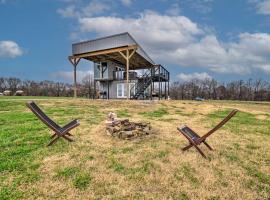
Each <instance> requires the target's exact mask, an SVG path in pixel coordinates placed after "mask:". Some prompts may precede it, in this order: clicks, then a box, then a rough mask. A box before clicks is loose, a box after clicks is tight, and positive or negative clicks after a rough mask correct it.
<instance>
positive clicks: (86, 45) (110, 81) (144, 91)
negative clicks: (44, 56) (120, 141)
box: [68, 33, 170, 99]
mask: <svg viewBox="0 0 270 200" xmlns="http://www.w3.org/2000/svg"><path fill="white" fill-rule="evenodd" d="M68 58H69V61H70V62H71V63H72V65H73V67H74V97H77V75H76V70H77V65H78V64H79V62H80V60H81V59H82V58H83V59H86V60H89V61H92V62H94V83H95V84H94V85H95V90H96V87H97V86H99V92H98V95H96V97H99V98H104V99H153V98H158V99H168V97H169V81H170V73H169V72H168V71H167V70H166V69H165V68H164V67H163V66H162V65H160V64H155V62H154V61H153V60H152V59H151V58H150V57H149V56H148V55H147V53H146V52H145V51H144V50H143V49H142V47H141V46H140V45H139V44H138V43H137V42H136V41H135V40H134V38H133V37H132V36H131V35H130V34H129V33H121V34H116V35H111V36H107V37H102V38H98V39H94V40H89V41H84V42H79V43H75V44H72V55H71V56H69V57H68Z"/></svg>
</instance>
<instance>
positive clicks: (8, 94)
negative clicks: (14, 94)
mask: <svg viewBox="0 0 270 200" xmlns="http://www.w3.org/2000/svg"><path fill="white" fill-rule="evenodd" d="M3 94H4V96H11V91H10V90H5V91H4V92H3Z"/></svg>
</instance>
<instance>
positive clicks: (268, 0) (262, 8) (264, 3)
mask: <svg viewBox="0 0 270 200" xmlns="http://www.w3.org/2000/svg"><path fill="white" fill-rule="evenodd" d="M251 2H252V3H256V9H257V13H258V14H262V15H270V0H256V1H254V0H253V1H251Z"/></svg>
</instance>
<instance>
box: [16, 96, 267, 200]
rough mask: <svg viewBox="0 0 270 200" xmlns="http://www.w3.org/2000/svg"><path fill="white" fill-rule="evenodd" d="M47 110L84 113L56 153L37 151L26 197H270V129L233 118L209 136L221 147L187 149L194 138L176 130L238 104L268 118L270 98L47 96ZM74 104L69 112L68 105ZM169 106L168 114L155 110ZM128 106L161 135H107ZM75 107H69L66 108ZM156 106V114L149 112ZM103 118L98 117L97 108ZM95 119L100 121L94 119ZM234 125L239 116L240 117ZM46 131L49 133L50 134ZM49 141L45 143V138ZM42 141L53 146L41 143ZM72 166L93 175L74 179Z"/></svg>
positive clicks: (204, 122) (197, 126)
mask: <svg viewBox="0 0 270 200" xmlns="http://www.w3.org/2000/svg"><path fill="white" fill-rule="evenodd" d="M38 103H39V104H40V105H41V106H42V107H43V108H44V109H45V110H50V108H53V107H55V108H56V110H55V112H54V111H53V112H52V113H51V114H53V113H57V110H58V109H59V107H61V108H63V109H64V111H63V114H61V115H56V114H55V115H54V119H56V120H60V121H66V120H68V119H72V118H76V117H79V119H80V120H81V126H80V127H78V128H77V129H75V130H74V131H73V132H72V133H73V134H74V135H75V139H76V142H74V143H71V144H66V143H65V142H60V143H56V145H55V146H53V147H52V148H51V149H50V150H49V151H51V152H52V154H51V155H49V154H48V155H47V154H46V155H45V156H38V158H37V159H38V160H40V163H41V165H40V167H39V168H38V173H39V174H40V175H41V178H40V179H39V180H38V181H35V182H33V183H31V184H24V185H21V186H20V188H19V189H20V190H21V191H25V194H24V195H23V198H27V199H56V198H57V199H58V198H59V199H245V200H248V199H250V200H253V199H269V198H270V192H269V190H270V178H269V174H270V167H269V166H270V145H269V144H270V133H269V134H268V135H267V134H261V133H260V132H258V131H256V128H255V129H254V131H251V130H245V126H246V125H247V124H242V125H241V124H239V125H237V127H238V128H239V130H240V131H238V132H236V131H233V128H234V127H232V126H231V125H230V123H229V124H228V125H226V127H225V128H222V129H221V130H220V131H218V132H217V133H215V134H214V135H212V136H211V137H210V138H209V143H210V144H211V145H212V146H213V148H214V149H215V150H214V151H212V152H210V151H209V150H208V149H206V148H205V147H204V146H202V150H203V151H204V152H205V153H206V155H207V156H208V159H203V158H202V157H201V156H200V155H199V154H198V153H197V152H196V151H195V150H194V149H191V150H189V151H187V152H185V153H183V152H182V151H181V150H180V148H181V147H183V146H185V145H186V143H187V141H186V140H185V138H184V137H182V136H181V135H180V134H179V133H178V132H177V130H176V127H177V126H179V125H181V124H189V125H191V126H192V127H193V129H194V130H196V131H198V133H200V134H201V135H202V134H203V133H205V132H206V131H207V130H208V129H209V127H211V126H212V125H213V123H215V122H217V121H218V120H217V119H216V118H215V119H212V118H211V117H210V116H209V114H211V113H215V112H218V111H224V110H227V109H232V108H237V109H239V110H240V111H243V112H246V113H249V114H254V115H256V116H255V118H256V119H257V120H269V119H270V116H269V115H268V113H269V111H270V106H269V104H252V103H242V102H217V101H216V102H193V101H160V102H144V101H92V100H48V101H46V100H42V101H39V102H38ZM70 107H72V108H74V110H73V111H72V112H68V110H69V108H70ZM161 108H163V109H164V110H166V112H167V113H165V114H161V116H159V115H160V113H158V114H157V115H158V116H154V117H153V116H152V115H151V113H152V112H153V111H157V110H159V109H161ZM120 111H121V113H123V112H126V114H127V115H128V116H130V117H129V118H130V119H132V120H134V121H140V120H145V121H149V122H151V124H152V126H153V127H154V130H155V131H154V132H155V134H153V135H151V136H149V137H146V138H143V139H139V140H134V141H123V140H119V139H115V138H111V137H109V136H107V135H106V134H105V131H104V123H103V120H105V118H106V113H108V112H116V113H117V112H120ZM65 113H68V114H65ZM149 113H150V114H149ZM95 114H96V115H97V116H98V117H97V118H98V119H93V117H94V115H95ZM236 117H237V116H236ZM93 122H94V124H93ZM234 124H235V123H234ZM46 132H48V131H44V134H47V133H46ZM44 145H45V144H44ZM40 148H47V147H45V146H41V147H40ZM67 168H71V169H75V170H76V171H79V172H77V173H82V174H85V173H86V174H88V175H89V176H88V177H89V180H90V181H89V183H88V184H87V185H86V187H84V188H83V189H81V188H76V187H75V186H74V179H75V178H74V177H76V176H77V175H76V174H75V175H69V174H68V175H63V174H62V175H61V173H60V172H61V171H63V170H65V169H67Z"/></svg>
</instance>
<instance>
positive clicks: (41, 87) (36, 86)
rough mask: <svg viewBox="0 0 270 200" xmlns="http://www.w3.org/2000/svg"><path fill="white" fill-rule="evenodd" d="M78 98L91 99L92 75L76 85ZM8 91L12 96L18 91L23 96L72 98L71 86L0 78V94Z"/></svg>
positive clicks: (92, 89) (50, 82) (92, 94)
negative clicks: (21, 92) (20, 91)
mask: <svg viewBox="0 0 270 200" xmlns="http://www.w3.org/2000/svg"><path fill="white" fill-rule="evenodd" d="M77 88H78V91H77V93H78V96H80V97H87V98H93V96H94V94H95V92H94V78H93V76H92V75H86V76H85V77H84V78H83V79H82V83H79V84H78V85H77ZM7 90H9V91H10V94H11V95H14V94H15V93H16V92H17V91H18V90H22V91H23V95H25V96H52V97H72V96H73V85H72V84H69V83H63V82H54V81H48V80H44V81H33V80H21V79H19V78H15V77H0V93H3V92H4V91H7Z"/></svg>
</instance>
